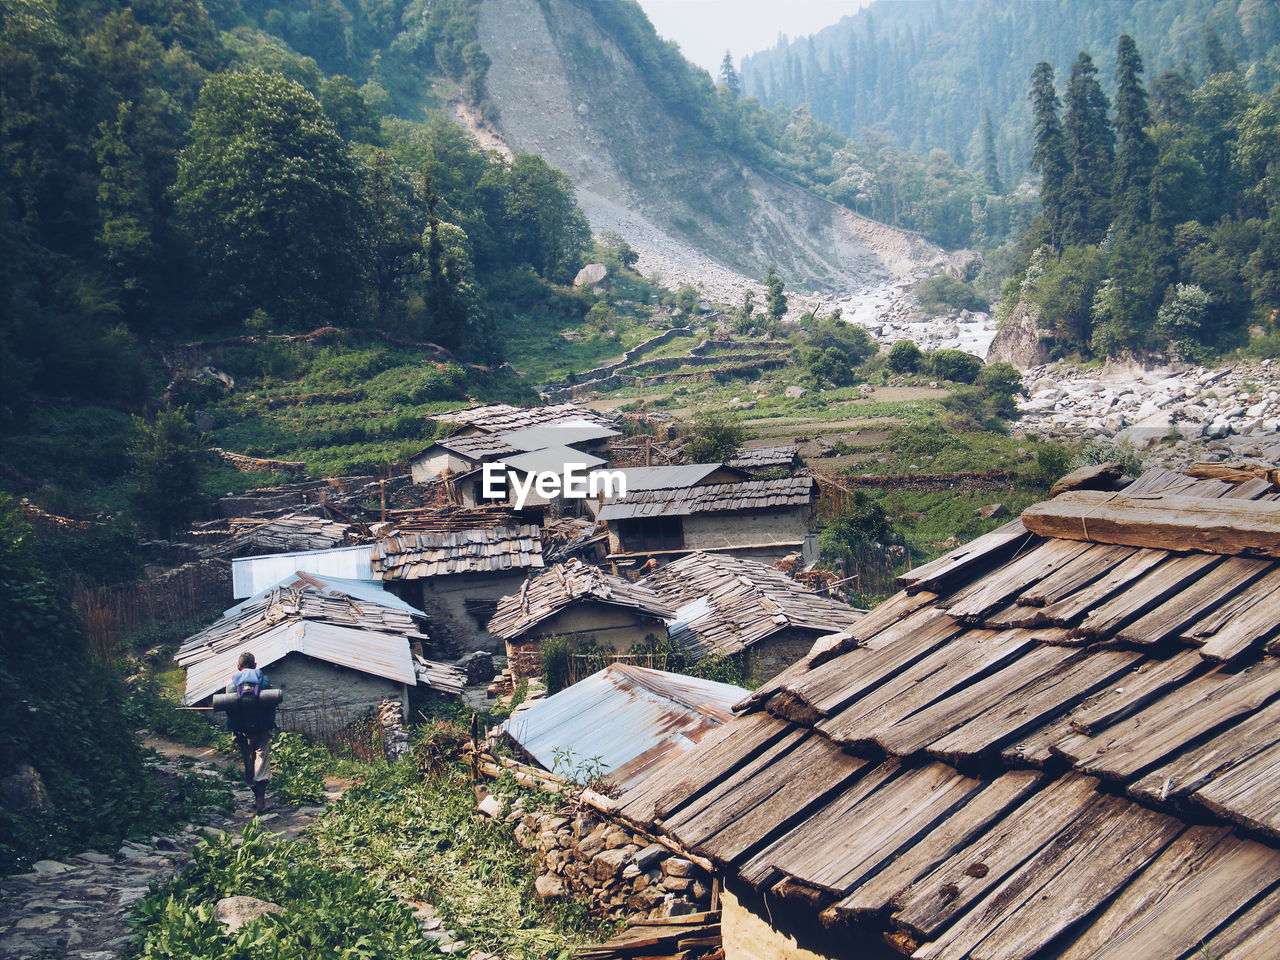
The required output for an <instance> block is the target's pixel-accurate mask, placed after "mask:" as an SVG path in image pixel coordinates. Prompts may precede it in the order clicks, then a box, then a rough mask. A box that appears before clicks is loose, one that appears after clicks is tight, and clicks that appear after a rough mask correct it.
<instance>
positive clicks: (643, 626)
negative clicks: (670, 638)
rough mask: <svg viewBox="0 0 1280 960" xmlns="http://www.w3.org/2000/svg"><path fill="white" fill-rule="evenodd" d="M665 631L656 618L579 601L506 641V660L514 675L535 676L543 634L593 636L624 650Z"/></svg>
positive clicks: (616, 650) (587, 637)
mask: <svg viewBox="0 0 1280 960" xmlns="http://www.w3.org/2000/svg"><path fill="white" fill-rule="evenodd" d="M666 633H667V626H666V624H665V623H664V622H663V621H662V620H660V619H658V618H657V617H649V616H646V615H644V614H641V613H639V612H637V611H633V610H626V609H623V608H621V607H616V606H614V605H612V604H607V603H579V604H575V605H574V606H572V607H570V608H568V609H567V610H563V611H561V612H560V613H558V614H556V615H555V616H554V617H550V618H548V619H546V620H544V621H542V622H541V623H539V624H538V625H537V626H536V627H534V628H533V630H531V631H529V632H528V633H525V634H522V635H521V636H519V637H516V638H514V639H513V640H508V641H507V661H508V663H509V664H510V665H511V666H512V667H513V668H514V669H515V671H516V676H518V677H530V676H536V675H538V674H539V673H541V657H540V656H539V650H540V648H541V645H542V639H543V638H544V637H567V638H569V639H572V640H580V641H586V640H590V639H594V640H595V641H596V642H597V643H599V644H600V645H601V646H602V647H610V648H612V649H613V650H614V651H615V652H616V653H626V652H627V651H628V650H630V649H631V647H632V646H633V645H634V644H636V643H639V642H640V641H642V640H644V639H645V638H646V637H648V636H650V635H653V636H655V637H663V636H665V635H666Z"/></svg>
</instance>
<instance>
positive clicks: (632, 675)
mask: <svg viewBox="0 0 1280 960" xmlns="http://www.w3.org/2000/svg"><path fill="white" fill-rule="evenodd" d="M744 694H745V691H744V690H743V689H742V688H741V687H736V686H733V685H732V684H728V683H717V682H715V681H713V680H701V679H698V678H697V677H686V676H682V675H681V674H676V673H667V672H665V671H662V670H649V669H647V668H645V667H637V666H633V665H631V664H613V665H612V666H609V667H606V668H605V669H603V670H601V671H600V672H599V673H596V674H593V675H591V676H590V677H587V679H585V680H582V681H580V682H579V683H575V684H574V685H573V686H571V687H568V688H566V689H564V690H561V691H560V692H559V693H557V694H555V695H554V696H551V697H548V698H547V699H545V700H543V701H541V702H539V703H535V704H534V705H533V706H531V707H529V708H528V709H526V710H524V711H523V712H521V713H520V714H518V715H517V716H515V717H512V718H511V719H509V720H508V721H507V722H506V723H504V724H503V725H502V728H501V729H502V730H503V731H505V732H506V733H507V735H508V736H510V737H511V738H512V739H513V740H515V741H516V743H518V744H520V746H521V747H522V748H523V749H524V750H525V752H527V753H528V754H529V755H530V756H532V757H533V758H534V759H535V760H536V761H537V762H538V763H540V764H541V765H542V766H543V767H545V768H547V769H549V770H550V769H552V768H554V767H556V766H557V751H560V752H561V756H563V755H564V753H563V751H566V750H567V751H570V753H569V758H570V760H569V767H570V768H571V769H570V770H565V764H564V763H563V762H561V763H560V764H559V767H560V769H559V770H558V771H557V772H566V773H570V774H573V775H582V774H584V773H588V772H589V768H591V767H594V766H595V764H596V763H597V762H598V764H599V767H600V770H601V771H602V772H603V773H606V774H608V776H609V780H610V781H611V782H612V783H614V784H615V785H617V786H618V787H619V788H621V789H622V790H624V791H625V790H628V789H630V788H631V787H633V786H635V785H636V784H637V783H639V782H640V781H641V780H642V779H644V778H645V777H646V776H648V774H649V773H651V772H652V771H653V770H654V769H655V768H656V767H657V766H658V765H659V764H661V763H663V762H664V761H666V760H667V759H669V758H671V757H673V756H679V755H681V754H683V753H684V752H685V751H687V750H689V749H690V748H691V747H693V746H694V745H695V744H696V743H697V742H698V741H699V740H701V739H702V737H703V735H705V734H706V733H708V732H709V731H711V730H714V729H715V728H716V727H718V726H719V725H720V724H722V723H724V722H725V721H727V720H728V719H730V717H731V716H732V712H731V708H732V706H733V704H734V703H736V702H737V701H738V700H740V699H741V698H742V697H743V695H744Z"/></svg>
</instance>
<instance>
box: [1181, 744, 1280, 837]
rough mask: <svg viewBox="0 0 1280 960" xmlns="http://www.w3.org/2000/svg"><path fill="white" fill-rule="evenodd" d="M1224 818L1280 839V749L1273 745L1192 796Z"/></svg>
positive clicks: (1242, 762)
mask: <svg viewBox="0 0 1280 960" xmlns="http://www.w3.org/2000/svg"><path fill="white" fill-rule="evenodd" d="M1191 799H1192V800H1194V801H1195V802H1196V803H1198V804H1200V805H1201V806H1203V807H1206V808H1208V809H1209V810H1212V811H1213V812H1214V813H1216V814H1217V815H1218V816H1220V817H1225V818H1227V819H1228V820H1231V821H1234V822H1235V823H1239V824H1242V825H1244V826H1246V827H1251V828H1252V829H1254V830H1257V831H1259V832H1260V833H1263V834H1265V835H1266V836H1268V837H1271V838H1272V839H1280V747H1278V746H1277V745H1276V744H1272V745H1271V746H1270V747H1268V748H1267V749H1264V750H1259V751H1258V752H1256V753H1254V754H1253V756H1251V757H1249V758H1248V759H1246V760H1243V761H1241V762H1240V763H1237V764H1236V765H1234V766H1233V767H1231V768H1230V769H1229V770H1227V771H1226V772H1224V773H1223V774H1222V775H1221V776H1219V777H1218V778H1216V779H1215V780H1212V781H1210V782H1209V783H1208V784H1206V785H1205V786H1203V787H1201V788H1200V789H1199V790H1197V791H1196V792H1195V793H1193V794H1192V795H1191Z"/></svg>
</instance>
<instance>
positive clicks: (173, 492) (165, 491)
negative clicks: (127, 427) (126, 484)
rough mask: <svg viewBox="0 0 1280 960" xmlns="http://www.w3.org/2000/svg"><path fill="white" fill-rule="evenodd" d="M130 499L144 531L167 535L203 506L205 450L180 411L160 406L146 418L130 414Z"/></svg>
mask: <svg viewBox="0 0 1280 960" xmlns="http://www.w3.org/2000/svg"><path fill="white" fill-rule="evenodd" d="M134 432H135V436H134V440H133V443H132V445H131V446H130V448H129V456H130V458H131V459H132V461H133V472H132V480H133V490H132V493H131V501H132V506H133V512H134V515H135V516H137V517H138V519H139V520H141V521H142V523H143V524H144V525H145V526H146V527H147V528H148V529H149V530H152V531H153V532H155V533H159V534H162V535H170V534H172V533H174V532H175V531H177V530H181V529H184V528H186V527H187V526H188V525H189V524H190V523H191V521H192V520H195V519H197V518H198V517H199V516H200V514H201V512H202V511H203V510H204V508H205V501H204V498H203V496H202V494H201V492H200V482H201V480H202V478H203V476H204V472H205V468H204V456H205V448H204V446H203V444H202V443H201V442H200V438H199V436H198V435H197V433H196V431H195V428H194V427H192V426H191V423H190V421H188V420H187V417H186V411H185V410H183V409H177V410H162V411H161V412H160V413H158V414H157V415H156V418H155V419H154V420H152V421H147V420H143V419H142V418H141V417H135V418H134Z"/></svg>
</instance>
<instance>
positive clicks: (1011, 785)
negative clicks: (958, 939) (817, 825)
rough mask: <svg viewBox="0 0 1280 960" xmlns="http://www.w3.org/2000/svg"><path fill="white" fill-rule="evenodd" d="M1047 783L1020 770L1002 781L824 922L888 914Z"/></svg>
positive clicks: (904, 852) (896, 857) (867, 881)
mask: <svg viewBox="0 0 1280 960" xmlns="http://www.w3.org/2000/svg"><path fill="white" fill-rule="evenodd" d="M1043 783H1044V777H1043V776H1042V775H1040V774H1038V773H1033V772H1031V771H1027V770H1015V771H1012V772H1010V773H1006V774H1004V775H1003V776H1000V777H997V778H996V779H995V780H993V781H992V782H991V783H990V784H988V785H987V786H986V787H985V788H983V789H982V790H981V791H980V792H979V793H977V794H972V795H970V798H969V800H968V802H967V803H965V804H964V806H962V807H960V809H958V810H956V811H954V812H952V814H951V815H950V816H948V817H947V818H946V819H945V820H943V821H942V822H941V823H939V824H937V825H936V826H934V827H933V828H932V829H931V830H930V831H929V833H928V834H927V835H926V836H924V837H923V838H922V839H921V840H920V841H919V842H917V843H914V844H911V845H909V846H906V847H904V848H902V849H900V850H897V851H894V852H893V854H892V859H891V860H890V861H889V862H887V863H884V864H882V865H880V867H879V868H878V869H877V870H876V871H875V872H874V873H871V874H870V875H868V876H865V877H864V878H863V879H862V881H861V882H860V883H859V884H858V885H857V886H855V887H854V888H853V889H852V890H851V891H850V892H849V894H848V895H847V896H846V897H845V898H844V899H843V900H841V901H839V902H838V903H835V904H833V905H832V906H831V907H830V908H829V909H828V911H827V913H826V914H825V916H824V919H828V918H830V919H845V918H849V917H866V916H869V915H871V914H878V913H881V912H882V911H884V910H885V909H886V908H887V907H888V906H889V905H890V903H891V902H892V901H893V900H894V898H895V897H897V895H898V894H900V893H902V892H903V891H904V890H906V889H907V887H909V886H910V885H911V884H912V883H914V882H915V881H916V880H917V879H918V878H920V877H921V876H923V875H924V874H926V873H928V872H929V871H930V870H932V869H934V868H935V867H936V866H937V865H938V864H940V863H941V862H942V861H943V860H945V859H947V858H948V857H950V856H951V855H952V854H953V853H955V851H956V850H958V849H959V848H961V847H963V846H965V845H967V844H969V843H971V842H972V841H973V840H974V838H975V837H977V836H978V835H980V834H981V833H982V832H984V831H985V830H986V829H987V828H988V827H989V826H990V825H991V824H992V823H994V822H995V821H997V820H999V819H1001V818H1002V817H1004V816H1005V815H1006V814H1007V813H1009V812H1010V811H1011V810H1013V809H1014V808H1015V807H1016V806H1018V805H1019V804H1021V803H1022V801H1023V800H1025V799H1026V798H1027V797H1028V796H1030V795H1031V793H1032V792H1033V791H1035V790H1036V789H1038V788H1039V787H1040V786H1041V785H1042V784H1043Z"/></svg>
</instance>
